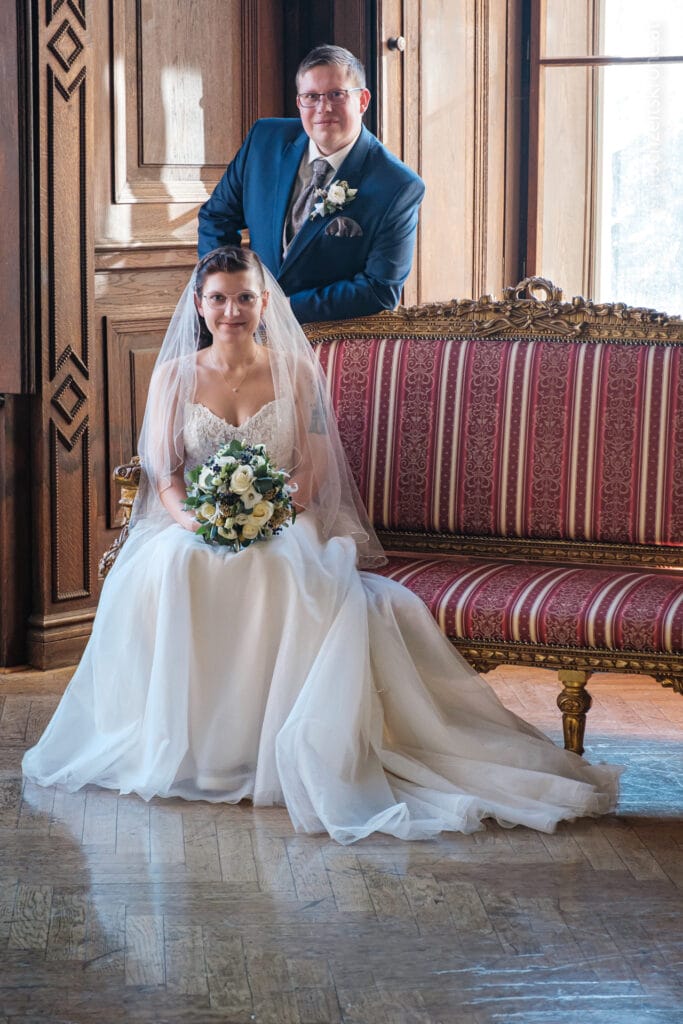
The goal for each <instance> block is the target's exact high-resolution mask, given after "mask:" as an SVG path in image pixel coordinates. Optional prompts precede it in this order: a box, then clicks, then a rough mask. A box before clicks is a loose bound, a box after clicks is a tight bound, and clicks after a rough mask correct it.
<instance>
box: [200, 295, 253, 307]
mask: <svg viewBox="0 0 683 1024" xmlns="http://www.w3.org/2000/svg"><path fill="white" fill-rule="evenodd" d="M260 297H261V296H260V295H257V294H256V292H235V293H234V294H233V295H223V294H222V292H208V293H207V292H204V293H203V294H202V298H203V299H206V302H207V304H208V305H209V307H210V308H211V309H224V308H225V307H226V306H227V304H228V302H229V300H230V299H234V300H235V302H236V303H237V305H238V306H239V307H240V309H253V308H254V306H255V305H256V303H257V302H258V300H259V299H260Z"/></svg>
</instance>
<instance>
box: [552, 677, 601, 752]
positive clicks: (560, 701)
mask: <svg viewBox="0 0 683 1024" xmlns="http://www.w3.org/2000/svg"><path fill="white" fill-rule="evenodd" d="M557 674H558V676H559V679H560V682H561V683H562V685H563V686H564V689H563V691H562V693H561V694H560V696H559V697H558V698H557V706H558V708H559V709H560V711H561V712H562V728H563V729H564V748H565V750H573V751H574V753H575V754H583V734H584V730H585V728H586V712H587V711H588V710H589V708H590V706H591V704H592V703H593V698H592V697H591V695H590V694H589V693H588V692H587V691H586V689H585V687H586V682H587V680H588V677H589V675H590V674H591V673H590V672H582V671H575V670H574V669H565V668H563V669H560V670H559V672H558V673H557Z"/></svg>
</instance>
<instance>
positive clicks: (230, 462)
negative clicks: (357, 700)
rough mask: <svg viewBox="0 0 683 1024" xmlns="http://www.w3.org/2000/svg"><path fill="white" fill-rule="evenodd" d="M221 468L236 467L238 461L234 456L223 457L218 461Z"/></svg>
mask: <svg viewBox="0 0 683 1024" xmlns="http://www.w3.org/2000/svg"><path fill="white" fill-rule="evenodd" d="M216 461H217V463H218V465H219V466H236V465H237V459H236V458H234V456H232V455H221V457H220V459H216Z"/></svg>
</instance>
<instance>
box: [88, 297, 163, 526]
mask: <svg viewBox="0 0 683 1024" xmlns="http://www.w3.org/2000/svg"><path fill="white" fill-rule="evenodd" d="M168 321H169V318H168V316H160V317H156V318H155V317H149V316H145V317H139V318H137V319H134V318H131V319H119V318H117V317H115V316H110V317H105V318H104V332H103V335H104V343H105V354H106V369H107V373H106V376H107V404H106V408H105V417H106V421H107V423H108V425H109V430H108V445H107V453H106V467H107V479H108V480H109V481H110V480H111V476H112V473H113V471H114V469H115V467H116V466H120V465H121V463H123V462H127V461H128V460H129V459H130V456H131V454H132V453H134V452H136V451H137V446H138V439H139V437H140V428H141V427H142V418H143V415H144V411H145V401H146V398H147V390H148V387H149V382H150V380H151V377H152V370H153V368H154V362H155V360H156V357H157V355H158V352H159V349H160V348H161V343H162V342H163V340H164V333H165V331H166V328H167V326H168ZM119 497H120V496H119V494H117V493H116V492H115V491H114V490H113V489H112V488H110V495H109V522H108V526H110V527H112V528H113V527H117V526H121V525H122V522H123V521H122V519H121V518H120V510H119V507H118V499H119Z"/></svg>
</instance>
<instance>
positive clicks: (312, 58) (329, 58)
mask: <svg viewBox="0 0 683 1024" xmlns="http://www.w3.org/2000/svg"><path fill="white" fill-rule="evenodd" d="M321 64H335V65H336V66H337V67H340V68H346V72H347V74H348V75H349V77H350V78H351V79H352V80H353V83H354V85H357V86H360V88H361V89H364V88H365V68H364V67H363V65H362V64H361V62H360V61H359V60H358V57H354V55H353V54H352V53H351V51H350V50H345V49H344V47H343V46H331V45H329V44H327V43H326V44H325V45H324V46H316V47H315V49H314V50H311V52H310V53H307V54H306V56H305V57H304V59H303V60H302V61H301V64H299V67H298V68H297V72H296V85H297V88H298V87H299V82H300V80H301V76H302V75H305V74H306V72H307V71H310V69H311V68H317V67H320V65H321Z"/></svg>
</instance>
